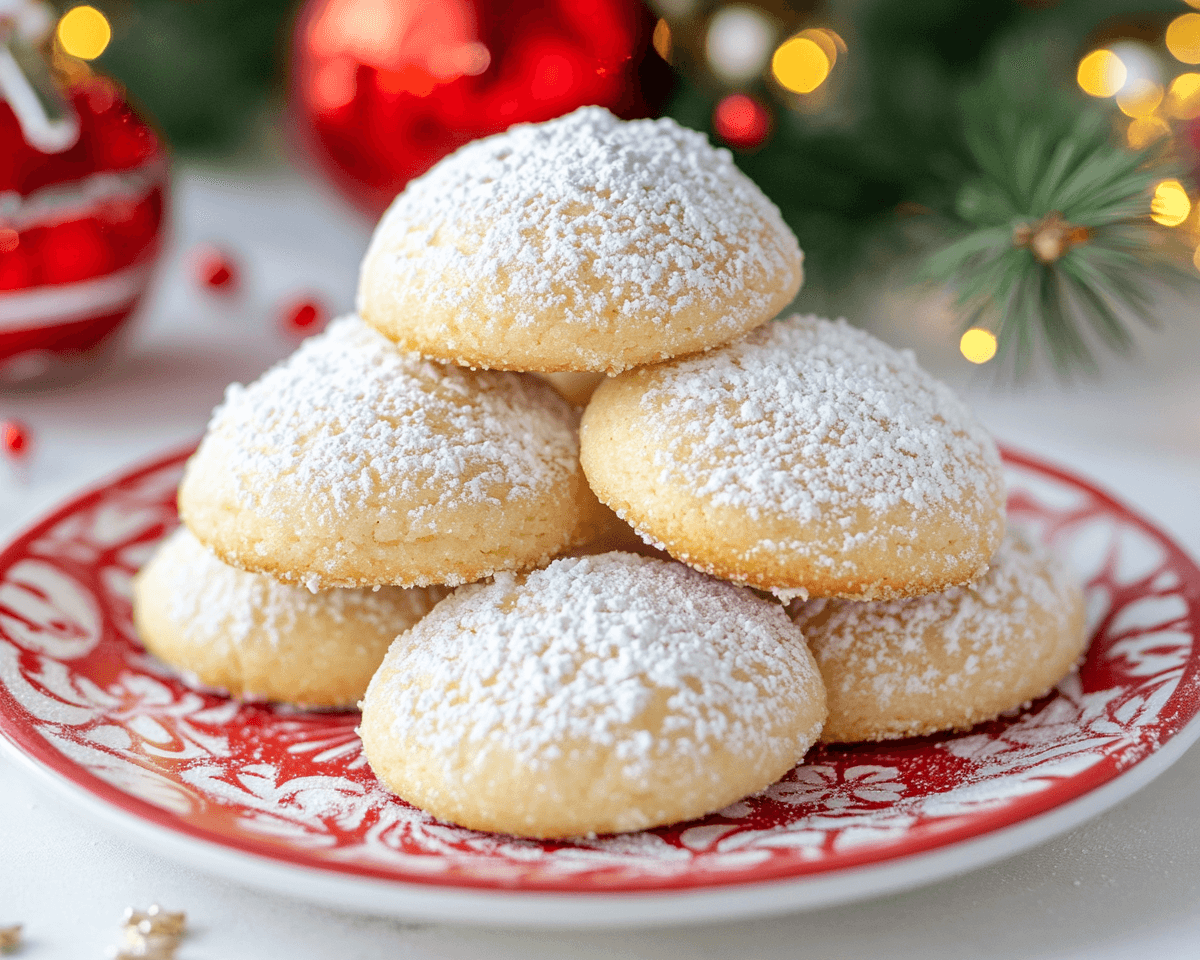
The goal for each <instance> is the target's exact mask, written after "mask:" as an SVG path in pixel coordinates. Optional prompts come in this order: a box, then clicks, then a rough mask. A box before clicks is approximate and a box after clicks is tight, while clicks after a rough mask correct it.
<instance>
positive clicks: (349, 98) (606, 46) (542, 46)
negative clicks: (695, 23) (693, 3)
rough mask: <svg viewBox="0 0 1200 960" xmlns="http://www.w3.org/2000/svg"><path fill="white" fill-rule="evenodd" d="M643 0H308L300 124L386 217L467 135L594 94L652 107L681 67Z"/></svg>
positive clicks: (296, 61)
mask: <svg viewBox="0 0 1200 960" xmlns="http://www.w3.org/2000/svg"><path fill="white" fill-rule="evenodd" d="M655 22H656V18H655V17H654V15H653V14H651V13H650V12H649V10H648V9H647V8H646V7H645V5H644V4H643V3H642V2H641V0H309V2H308V3H307V5H306V6H305V7H304V8H303V10H302V12H301V14H300V17H299V18H298V20H297V24H296V32H295V38H294V49H293V58H292V77H291V104H290V109H291V113H292V116H293V128H294V130H295V132H296V133H297V134H298V136H299V138H300V140H301V142H302V144H303V146H304V147H306V148H307V150H308V152H309V153H310V154H311V155H312V156H313V157H314V158H315V160H316V161H317V163H318V165H319V166H320V167H321V168H322V169H323V170H324V171H325V172H326V173H327V174H328V175H329V176H330V178H331V179H332V180H333V182H334V183H335V184H336V185H337V186H339V187H340V188H341V189H342V190H344V191H345V192H346V193H347V194H348V195H349V196H350V197H351V199H353V200H354V201H355V202H357V203H358V204H359V205H360V206H362V207H363V208H364V209H365V210H367V211H369V212H371V213H374V214H378V213H379V212H380V211H382V210H383V209H384V207H386V206H387V205H388V203H390V202H391V200H392V199H393V198H394V197H395V195H396V194H397V193H399V192H400V189H401V188H402V187H403V186H404V184H405V183H407V182H408V181H409V180H411V179H412V178H413V177H415V176H417V175H418V174H421V173H423V172H424V171H426V170H428V169H429V167H431V166H432V165H433V164H434V163H436V162H437V161H438V160H440V159H441V158H442V157H444V156H445V155H446V154H448V153H450V152H451V151H452V150H454V149H456V148H457V147H460V146H462V145H463V144H464V143H466V142H467V141H469V140H473V139H475V138H476V137H481V136H485V135H487V134H491V133H499V132H500V131H502V130H505V129H507V128H508V127H509V126H511V125H512V124H514V123H519V122H524V121H541V120H550V119H552V118H553V117H557V116H561V115H562V114H564V113H569V112H570V111H571V110H574V109H575V108H576V107H580V106H583V105H585V104H600V105H601V106H605V107H608V108H609V109H610V110H612V111H613V112H614V113H617V114H619V115H620V116H623V117H627V118H628V117H643V116H649V115H651V114H652V113H654V112H655V110H656V108H657V107H658V105H659V104H660V103H661V102H662V99H663V98H664V97H665V95H666V93H667V92H668V89H669V85H670V77H671V73H670V69H669V68H668V67H667V65H666V63H665V62H664V61H663V60H662V58H661V57H659V56H658V54H656V53H655V52H654V51H653V48H652V46H651V37H652V35H653V31H654V25H655Z"/></svg>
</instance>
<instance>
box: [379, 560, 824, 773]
mask: <svg viewBox="0 0 1200 960" xmlns="http://www.w3.org/2000/svg"><path fill="white" fill-rule="evenodd" d="M393 658H395V659H393ZM388 667H391V668H392V669H393V670H394V673H393V674H392V676H391V680H390V683H389V685H388V686H387V687H384V688H383V689H379V690H376V689H374V687H375V684H372V689H371V690H369V691H368V693H367V698H368V700H369V699H370V698H371V697H373V696H382V697H386V698H389V700H388V702H389V705H390V707H391V708H392V710H394V714H393V715H394V716H395V717H396V718H397V719H396V721H395V722H396V724H397V730H398V732H399V733H400V734H401V735H402V736H403V737H404V738H413V739H415V741H416V742H417V743H419V744H421V745H423V746H425V747H426V748H429V749H433V750H438V751H449V750H451V749H453V748H455V747H456V746H458V745H459V744H460V743H461V742H462V739H463V738H464V737H466V738H468V739H469V741H470V742H471V743H472V744H473V745H474V744H478V752H477V755H478V756H480V757H486V756H487V754H488V751H489V749H490V748H491V747H493V746H495V747H498V748H500V749H502V750H504V751H508V752H511V754H513V755H515V756H516V757H517V759H518V760H519V761H520V762H522V763H524V764H525V765H527V766H528V767H529V768H531V769H536V768H538V767H539V766H540V765H541V764H543V763H546V762H553V761H554V760H556V759H558V758H559V757H560V756H561V755H562V750H563V748H564V746H567V745H570V744H572V743H575V744H578V743H581V742H582V743H586V744H591V745H595V746H599V747H602V748H606V749H609V750H611V751H613V753H614V754H615V756H616V757H617V758H618V759H619V760H620V761H621V762H622V764H623V768H624V769H625V771H626V772H627V774H628V775H630V776H632V777H640V776H644V775H645V774H646V773H647V772H648V771H649V770H651V769H652V768H653V765H654V762H655V758H656V757H661V756H664V755H665V754H668V753H670V754H672V755H674V754H679V753H683V754H691V755H692V756H694V757H696V758H697V760H698V761H699V760H700V758H702V757H703V756H704V755H705V754H706V752H707V751H708V750H709V749H710V748H711V746H713V745H717V744H720V745H723V746H724V747H725V748H726V749H728V750H729V751H731V752H733V753H735V754H737V753H739V752H745V751H747V750H751V749H754V748H755V746H756V745H761V744H762V743H763V742H764V740H767V739H769V738H770V737H772V736H773V734H772V733H771V731H772V730H777V729H779V726H780V719H779V718H780V714H781V713H786V712H788V711H789V710H792V709H794V707H793V706H791V705H790V704H789V698H795V697H796V696H797V695H798V691H802V690H804V689H806V688H807V689H811V686H809V685H811V684H812V683H813V682H814V680H815V676H816V675H815V668H814V667H813V665H812V661H811V659H810V658H809V656H808V653H807V650H806V648H805V647H804V643H803V640H802V639H801V637H800V636H799V633H798V632H797V631H796V630H795V627H794V626H793V625H792V624H791V623H790V622H789V621H788V619H787V616H786V615H785V614H784V612H783V609H782V607H779V606H778V605H776V604H773V603H769V602H766V601H762V600H759V599H758V598H756V597H754V596H753V595H752V594H750V593H749V592H746V591H743V590H741V589H739V588H735V587H732V586H730V585H728V584H725V583H722V582H720V581H717V580H713V579H711V578H709V577H706V576H704V575H703V574H700V573H697V572H696V571H694V570H691V569H689V568H687V567H684V566H682V565H680V564H675V563H668V562H665V561H661V560H653V559H648V558H645V557H639V556H636V555H633V554H625V553H608V554H601V555H599V556H592V557H583V558H578V559H560V560H556V561H555V562H554V563H552V564H551V565H550V566H549V567H547V568H546V569H544V570H538V571H535V572H533V573H530V574H527V575H524V576H517V575H513V574H509V573H505V574H498V575H497V576H496V578H495V581H494V582H493V583H490V584H472V585H470V586H467V587H462V588H460V589H459V590H457V591H456V592H455V593H454V594H453V595H451V596H450V597H449V598H447V599H446V600H444V601H442V603H441V604H439V605H438V606H437V607H436V608H435V609H434V610H433V612H432V613H430V614H429V615H428V616H427V617H426V618H425V619H424V620H423V621H422V622H421V623H419V624H418V625H417V626H416V627H415V628H414V629H413V630H410V631H409V632H408V633H407V634H404V635H402V636H401V637H400V638H399V639H398V640H397V641H396V644H395V646H393V649H392V651H391V653H389V656H388V661H386V662H385V670H386V669H388ZM378 679H379V676H378V675H377V677H376V681H378ZM451 691H452V692H451ZM479 762H480V763H481V764H482V763H484V762H485V761H484V760H480V761H479Z"/></svg>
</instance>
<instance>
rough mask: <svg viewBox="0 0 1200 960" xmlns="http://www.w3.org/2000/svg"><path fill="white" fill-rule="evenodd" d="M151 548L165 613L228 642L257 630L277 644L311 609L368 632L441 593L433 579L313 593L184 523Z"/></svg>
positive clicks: (412, 615)
mask: <svg viewBox="0 0 1200 960" xmlns="http://www.w3.org/2000/svg"><path fill="white" fill-rule="evenodd" d="M159 552H160V554H161V556H160V557H158V558H156V559H160V560H166V561H167V564H166V566H165V570H166V571H167V578H166V581H165V583H166V585H167V586H168V587H169V589H170V597H169V600H168V605H167V615H168V616H169V617H170V619H171V620H172V621H173V622H174V623H175V625H176V626H177V627H178V628H179V629H180V630H182V631H185V632H186V633H187V634H189V635H192V636H199V637H202V638H206V639H209V640H212V641H214V642H217V641H222V642H228V643H230V644H233V645H238V644H244V643H245V642H246V641H247V640H250V639H251V638H252V637H253V638H255V639H259V638H265V639H266V640H267V641H268V642H269V643H270V644H271V645H272V646H273V647H276V648H278V647H280V646H281V643H282V642H283V640H282V638H284V637H288V636H291V635H293V634H294V633H295V632H296V630H297V628H298V627H299V628H300V629H304V628H305V626H306V624H310V623H311V622H312V621H313V620H314V619H316V618H317V617H327V618H330V619H332V620H333V621H334V622H335V623H346V622H354V623H358V624H361V625H362V626H363V628H364V630H366V631H368V632H370V633H376V634H379V633H386V632H389V631H390V632H392V633H398V632H399V631H400V629H402V628H403V627H404V626H405V625H406V624H409V623H412V622H415V621H416V620H419V619H420V618H421V617H422V616H423V615H424V614H425V613H426V611H428V610H429V608H430V607H431V606H433V604H434V603H436V602H437V599H438V597H439V595H440V594H442V593H444V590H442V589H441V588H438V587H432V588H421V587H417V588H412V589H404V588H402V587H381V588H380V589H378V590H372V589H338V588H335V589H332V590H325V591H322V592H321V593H317V594H314V593H312V592H311V591H309V590H308V589H307V588H305V587H302V586H294V585H291V584H285V583H279V582H278V581H277V580H275V579H273V578H272V577H269V576H267V575H266V574H261V573H247V572H246V571H244V570H238V569H237V568H235V567H231V566H229V565H228V564H225V563H222V562H221V561H220V560H219V559H218V558H217V557H216V556H215V555H213V553H212V552H211V551H209V549H208V548H207V547H205V546H204V545H203V544H202V543H201V542H200V541H199V540H197V539H196V538H195V536H193V535H192V533H191V532H190V531H189V530H188V529H187V528H186V527H180V528H179V529H178V530H176V531H175V532H174V533H172V534H171V535H170V536H169V537H168V538H167V539H166V540H164V541H163V543H162V545H161V546H160V547H159Z"/></svg>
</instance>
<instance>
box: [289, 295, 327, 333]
mask: <svg viewBox="0 0 1200 960" xmlns="http://www.w3.org/2000/svg"><path fill="white" fill-rule="evenodd" d="M328 320H329V313H328V311H326V309H325V306H324V304H322V303H321V302H320V301H319V300H295V301H293V302H292V303H290V304H288V305H287V306H286V307H285V308H284V310H283V326H284V329H285V330H286V331H287V332H288V333H293V334H297V333H298V334H301V335H302V336H306V337H307V336H308V335H309V334H313V333H319V332H320V331H321V328H322V327H324V326H325V324H326V322H327V321H328Z"/></svg>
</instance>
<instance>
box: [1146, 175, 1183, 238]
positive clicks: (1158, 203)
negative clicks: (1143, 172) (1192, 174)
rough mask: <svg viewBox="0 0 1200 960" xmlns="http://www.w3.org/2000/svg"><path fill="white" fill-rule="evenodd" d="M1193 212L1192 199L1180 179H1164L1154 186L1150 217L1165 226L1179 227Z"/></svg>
mask: <svg viewBox="0 0 1200 960" xmlns="http://www.w3.org/2000/svg"><path fill="white" fill-rule="evenodd" d="M1191 212H1192V201H1191V200H1189V199H1188V195H1187V191H1186V190H1184V189H1183V184H1182V183H1180V182H1179V181H1178V180H1164V181H1163V182H1162V183H1160V184H1159V185H1158V186H1157V187H1155V188H1154V199H1152V200H1151V201H1150V217H1151V219H1153V220H1154V222H1155V223H1161V224H1162V225H1163V226H1164V227H1177V226H1179V225H1180V224H1181V223H1183V221H1184V220H1186V219H1187V218H1188V214H1189V213H1191Z"/></svg>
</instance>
